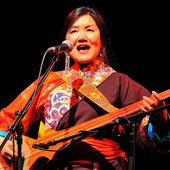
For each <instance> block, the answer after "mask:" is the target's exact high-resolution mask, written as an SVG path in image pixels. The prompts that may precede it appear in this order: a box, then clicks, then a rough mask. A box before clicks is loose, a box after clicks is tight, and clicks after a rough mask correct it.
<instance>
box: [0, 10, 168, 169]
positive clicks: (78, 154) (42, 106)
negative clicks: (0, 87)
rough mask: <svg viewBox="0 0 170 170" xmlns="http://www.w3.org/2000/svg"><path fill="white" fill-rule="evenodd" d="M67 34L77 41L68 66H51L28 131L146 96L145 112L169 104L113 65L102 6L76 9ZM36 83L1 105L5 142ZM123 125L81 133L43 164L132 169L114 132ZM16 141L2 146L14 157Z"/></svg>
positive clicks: (65, 124) (73, 121)
mask: <svg viewBox="0 0 170 170" xmlns="http://www.w3.org/2000/svg"><path fill="white" fill-rule="evenodd" d="M62 35H63V37H62V38H63V40H65V39H66V40H69V41H71V42H72V44H73V49H72V51H71V52H69V53H68V55H67V54H66V55H65V56H66V67H65V70H64V71H58V72H55V71H51V72H50V74H49V75H48V77H47V78H46V80H45V82H44V83H43V84H42V86H41V88H40V89H39V91H38V93H37V94H36V96H35V98H34V100H33V102H32V105H31V107H30V109H29V110H28V112H27V114H26V115H25V117H24V118H23V119H22V124H23V126H24V128H23V129H24V132H23V133H24V134H27V132H28V130H29V129H30V128H31V126H32V125H33V123H35V122H37V121H39V120H42V121H43V122H44V124H45V127H46V129H55V130H57V131H60V130H62V129H66V128H69V127H74V126H76V125H78V124H81V123H83V122H86V121H88V120H91V119H93V118H97V117H99V116H102V115H104V114H107V113H108V112H112V111H115V110H117V108H123V107H125V106H127V105H130V104H132V103H135V102H137V101H139V100H143V103H142V104H141V105H140V106H139V109H140V110H143V111H148V110H152V109H153V108H155V107H157V106H159V105H163V104H164V102H162V98H161V96H160V95H159V94H158V93H156V92H153V93H152V96H153V100H151V98H149V97H150V96H151V93H150V92H149V91H148V90H147V89H145V88H144V87H143V86H142V85H140V84H138V83H137V82H135V81H134V80H132V79H131V78H130V77H128V76H127V75H125V74H122V73H119V72H117V71H116V70H114V69H113V68H111V67H110V66H109V64H108V63H109V62H108V58H107V57H109V58H111V53H110V52H109V50H110V49H111V47H110V42H109V38H108V35H107V29H106V26H105V23H104V21H103V19H102V17H101V15H100V14H99V12H98V11H97V10H95V9H93V8H89V7H79V8H76V9H74V10H73V11H71V12H70V13H69V14H68V17H67V18H66V20H65V22H64V26H63V34H62ZM61 55H63V54H61ZM69 63H70V64H69ZM35 86H36V81H35V82H34V83H32V84H31V85H30V86H29V87H28V88H27V89H26V90H25V91H23V92H22V93H21V94H20V95H19V96H18V97H17V98H16V99H15V100H14V101H13V102H12V103H11V104H10V105H9V106H7V107H6V108H3V109H2V110H1V112H0V131H1V133H0V135H1V137H0V138H1V142H2V141H3V138H4V136H5V134H6V132H7V130H8V126H9V125H10V124H12V122H13V120H14V118H15V116H14V112H15V111H16V110H22V108H23V107H24V105H25V103H26V102H27V101H28V99H29V97H30V96H31V94H32V92H33V90H34V88H35ZM143 96H144V97H143ZM100 101H101V102H100ZM105 103H106V105H104V104H105ZM159 114H160V116H159V115H158V116H157V117H158V118H159V119H160V122H161V123H163V122H165V121H166V120H167V112H166V111H164V112H162V113H159ZM121 116H122V115H120V117H121ZM125 121H126V118H125ZM121 128H124V126H121V125H120V126H116V127H115V126H111V128H110V126H109V127H104V128H103V129H102V130H101V131H99V132H97V133H95V132H91V133H90V134H88V133H85V136H82V139H81V138H78V139H80V140H78V141H73V142H72V144H70V145H69V146H68V147H66V148H65V149H62V150H60V151H58V152H56V154H55V155H54V157H53V158H52V160H50V161H47V162H46V164H44V165H43V169H48V168H51V169H63V170H68V169H74V170H75V169H79V170H80V169H81V170H83V169H84V170H85V169H100V170H102V169H104V170H106V169H107V170H109V169H110V170H114V169H116V170H126V169H127V159H128V158H127V155H126V152H125V151H124V150H123V149H122V146H121V145H122V144H121V140H120V139H119V137H118V136H116V135H114V134H113V131H114V132H116V131H118V132H120V133H121V132H122V131H121ZM84 130H86V129H84ZM86 135H87V136H86ZM119 142H120V143H119ZM124 144H125V145H126V143H124ZM11 145H12V143H11V141H8V142H7V144H6V145H5V146H4V148H3V149H2V151H1V154H2V156H3V157H4V158H6V159H7V158H8V159H12V153H13V151H12V150H11ZM39 169H40V168H39Z"/></svg>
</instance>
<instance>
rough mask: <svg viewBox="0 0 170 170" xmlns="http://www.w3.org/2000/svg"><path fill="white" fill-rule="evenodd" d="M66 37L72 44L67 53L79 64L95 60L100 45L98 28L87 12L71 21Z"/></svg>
mask: <svg viewBox="0 0 170 170" xmlns="http://www.w3.org/2000/svg"><path fill="white" fill-rule="evenodd" d="M66 39H67V40H70V41H71V42H72V43H73V46H74V47H73V50H72V51H71V52H69V55H70V56H71V57H72V58H73V59H74V60H75V61H77V62H79V63H81V64H87V63H89V62H91V61H93V60H95V59H96V58H97V57H98V55H99V53H100V50H101V47H102V45H101V39H100V30H99V28H98V27H97V25H96V23H95V21H94V19H93V18H92V17H91V16H90V15H88V14H86V15H82V16H80V17H79V18H77V19H76V20H75V21H74V22H73V24H72V26H71V27H70V29H69V30H68V31H67V33H66Z"/></svg>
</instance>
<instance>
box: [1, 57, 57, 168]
mask: <svg viewBox="0 0 170 170" xmlns="http://www.w3.org/2000/svg"><path fill="white" fill-rule="evenodd" d="M58 57H59V55H58V54H55V55H54V57H53V58H52V60H51V63H50V65H49V67H48V68H47V70H46V71H45V73H44V75H43V77H42V79H41V80H40V81H39V83H38V85H37V88H36V89H35V90H34V92H33V94H32V95H31V97H30V98H29V100H28V102H27V103H26V105H25V106H24V108H23V109H22V110H21V111H16V113H15V114H16V118H15V120H14V122H13V124H12V125H11V126H9V127H8V132H7V135H6V136H5V138H4V140H3V142H2V144H1V145H0V151H1V150H2V149H3V147H4V145H5V143H6V142H7V141H8V139H9V138H10V136H11V134H12V133H14V132H16V133H17V136H16V137H15V139H16V140H17V144H18V156H17V170H22V169H23V158H22V152H21V148H22V146H21V145H22V134H23V126H22V123H21V120H22V118H23V117H24V116H25V114H26V113H27V111H28V110H29V108H30V106H31V103H32V100H33V99H34V96H35V94H36V93H37V92H38V90H39V88H40V87H41V85H42V83H43V82H44V81H45V79H46V78H47V76H48V74H49V73H50V71H51V70H52V69H53V67H54V65H55V64H56V63H57V62H58ZM13 166H14V169H15V164H13Z"/></svg>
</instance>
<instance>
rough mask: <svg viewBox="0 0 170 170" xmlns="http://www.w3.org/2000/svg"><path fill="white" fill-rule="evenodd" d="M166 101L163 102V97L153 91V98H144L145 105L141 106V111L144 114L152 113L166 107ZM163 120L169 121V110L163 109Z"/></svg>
mask: <svg viewBox="0 0 170 170" xmlns="http://www.w3.org/2000/svg"><path fill="white" fill-rule="evenodd" d="M164 105H165V101H163V99H162V97H161V96H160V95H159V94H158V93H157V92H155V91H152V94H151V98H150V97H147V96H143V105H140V106H139V107H140V109H141V110H142V111H144V112H148V111H151V110H153V109H155V108H157V107H160V106H164ZM160 114H161V115H160V116H161V119H162V118H163V120H164V121H167V120H168V112H167V109H163V110H162V111H161V112H160Z"/></svg>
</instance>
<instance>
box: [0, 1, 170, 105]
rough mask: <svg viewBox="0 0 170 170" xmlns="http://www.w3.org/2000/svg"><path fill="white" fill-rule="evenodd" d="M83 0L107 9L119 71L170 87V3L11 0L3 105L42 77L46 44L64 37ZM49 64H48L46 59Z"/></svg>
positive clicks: (4, 8)
mask: <svg viewBox="0 0 170 170" xmlns="http://www.w3.org/2000/svg"><path fill="white" fill-rule="evenodd" d="M80 5H88V6H92V7H95V8H97V9H98V10H99V11H100V12H101V14H102V15H103V17H104V20H105V22H106V24H107V26H108V30H109V34H110V38H111V42H112V46H113V49H114V51H115V54H116V60H117V63H118V70H119V71H121V72H124V73H126V74H128V75H129V76H131V77H132V78H133V79H134V80H136V81H138V82H139V83H140V84H142V85H144V86H145V87H146V88H148V89H149V90H155V91H157V92H162V91H165V90H167V89H169V87H170V71H169V56H170V48H169V47H170V31H169V30H170V27H169V23H170V22H169V21H170V6H169V3H165V2H163V1H162V2H159V3H158V4H156V3H155V2H154V3H153V4H152V3H150V4H149V3H146V4H142V3H139V2H138V3H129V2H128V3H127V2H126V3H123V2H121V3H115V2H114V1H112V0H110V1H109V0H100V1H99V0H89V1H88V0H79V1H78V0H77V1H76V0H62V1H58V0H56V1H54V2H53V1H52V2H50V1H48V2H41V1H40V2H39V3H35V2H31V1H28V2H27V1H24V2H9V1H5V2H3V3H2V4H1V5H0V11H1V12H0V17H1V20H0V22H1V26H0V27H1V30H0V43H1V45H0V64H1V66H0V78H1V88H0V108H2V107H4V106H6V105H7V104H8V103H9V102H11V101H12V100H13V99H14V98H15V97H16V96H17V95H18V94H19V93H20V92H21V91H22V90H24V89H25V88H26V87H27V86H28V85H29V84H30V83H31V82H32V81H34V80H35V79H36V78H37V76H38V72H39V68H40V64H41V60H42V57H43V55H44V53H45V51H46V49H47V48H49V47H51V46H54V45H58V44H60V43H61V42H59V35H60V31H61V27H62V24H63V20H64V18H65V16H66V15H67V13H68V12H70V11H71V10H72V9H73V8H75V7H78V6H80ZM44 65H46V66H47V65H48V64H47V63H46V61H45V64H44ZM59 65H60V63H58V67H59Z"/></svg>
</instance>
